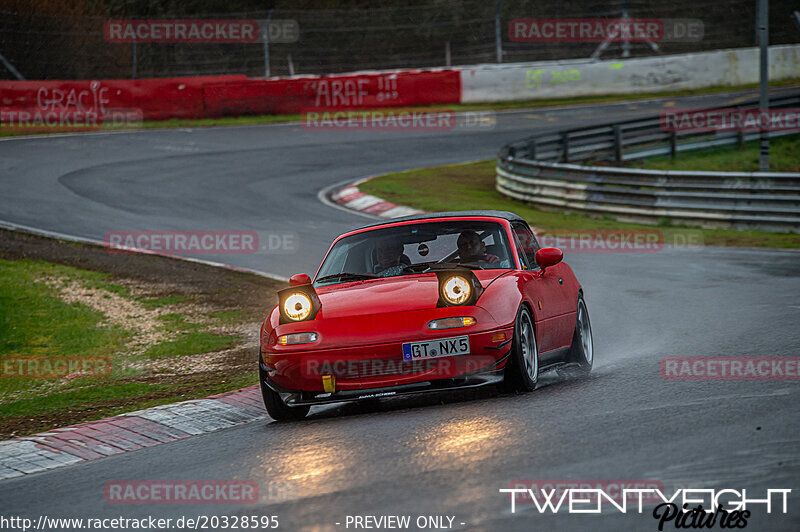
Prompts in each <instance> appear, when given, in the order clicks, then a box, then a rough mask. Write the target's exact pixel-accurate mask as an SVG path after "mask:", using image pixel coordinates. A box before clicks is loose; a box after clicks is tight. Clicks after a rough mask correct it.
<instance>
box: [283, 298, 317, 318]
mask: <svg viewBox="0 0 800 532" xmlns="http://www.w3.org/2000/svg"><path fill="white" fill-rule="evenodd" d="M283 311H284V313H285V314H286V315H287V316H288V317H289V319H292V320H295V321H302V320H304V319H306V318H307V317H308V315H309V314H310V313H311V299H309V298H308V296H307V295H305V294H299V293H297V294H292V295H290V296H289V297H287V298H286V301H285V302H284V303H283Z"/></svg>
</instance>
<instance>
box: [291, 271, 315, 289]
mask: <svg viewBox="0 0 800 532" xmlns="http://www.w3.org/2000/svg"><path fill="white" fill-rule="evenodd" d="M304 284H311V277H309V276H308V274H307V273H296V274H294V275H292V276H291V277H289V286H301V285H304Z"/></svg>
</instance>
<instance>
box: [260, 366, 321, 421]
mask: <svg viewBox="0 0 800 532" xmlns="http://www.w3.org/2000/svg"><path fill="white" fill-rule="evenodd" d="M258 376H259V382H260V383H261V397H263V398H264V406H265V407H267V413H268V414H269V417H271V418H272V419H274V420H275V421H294V420H297V419H303V418H304V417H306V414H308V411H309V410H310V409H311V407H310V406H308V405H305V406H288V405H287V404H286V403H284V402H283V399H281V396H280V395H278V394H277V393H276V392H275V391H274V390H273V389H272V388H270V387H269V386H267V385H266V384H264V379H266V377H267V372H266V371H264V369H263V368H261V363H259V365H258Z"/></svg>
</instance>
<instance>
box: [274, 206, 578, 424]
mask: <svg viewBox="0 0 800 532" xmlns="http://www.w3.org/2000/svg"><path fill="white" fill-rule="evenodd" d="M562 257H563V253H562V252H561V250H559V249H557V248H542V249H540V248H539V245H538V242H537V241H536V237H535V236H534V234H533V232H532V231H531V229H530V227H528V224H527V223H525V221H524V220H523V219H522V218H520V217H519V216H516V215H515V214H512V213H510V212H498V211H470V212H448V213H435V214H423V215H417V216H409V217H405V218H395V219H391V220H387V221H385V222H381V223H377V224H374V225H369V226H366V227H362V228H360V229H356V230H354V231H350V232H348V233H345V234H343V235H341V236H340V237H338V238H337V239H336V240H335V241H334V242H333V244H332V245H331V247H330V249H329V250H328V253H327V254H326V255H325V258H324V259H323V261H322V265H321V266H320V267H319V269H318V270H317V273H316V275H315V276H314V280H313V281H312V280H311V278H310V277H309V276H308V275H306V274H297V275H294V276H292V278H291V279H290V287H289V288H286V289H284V290H281V291H279V292H278V297H279V303H278V306H277V307H276V308H274V309H273V310H272V312H271V313H270V315H269V316H268V317H267V319H266V320H265V321H264V323H263V325H262V326H261V339H260V344H261V350H260V357H259V358H260V359H259V374H260V381H261V390H262V393H263V396H264V404H265V405H266V407H267V411H268V412H269V415H270V416H272V417H273V418H274V419H276V420H287V419H298V418H302V417H304V416H305V415H306V414H307V413H308V410H309V408H310V407H311V405H314V404H321V403H329V402H340V401H358V400H363V399H370V398H375V397H387V396H396V395H402V394H407V393H419V392H426V391H439V390H443V389H449V388H471V387H477V386H483V385H487V384H502V385H504V386H506V387H507V388H512V389H516V390H520V391H530V390H533V389H534V388H535V387H536V383H537V381H538V378H539V373H540V372H542V371H544V370H547V369H553V368H557V367H564V366H570V367H572V368H575V370H576V371H577V372H578V373H580V374H587V373H588V372H589V371H590V370H591V368H592V362H593V347H592V329H591V326H590V324H589V314H588V312H587V310H586V303H584V300H583V289H582V288H581V285H580V283H579V282H578V280H577V279H576V278H575V274H574V273H573V272H572V269H571V268H570V267H569V266H568V265H567V264H566V263H564V262H562Z"/></svg>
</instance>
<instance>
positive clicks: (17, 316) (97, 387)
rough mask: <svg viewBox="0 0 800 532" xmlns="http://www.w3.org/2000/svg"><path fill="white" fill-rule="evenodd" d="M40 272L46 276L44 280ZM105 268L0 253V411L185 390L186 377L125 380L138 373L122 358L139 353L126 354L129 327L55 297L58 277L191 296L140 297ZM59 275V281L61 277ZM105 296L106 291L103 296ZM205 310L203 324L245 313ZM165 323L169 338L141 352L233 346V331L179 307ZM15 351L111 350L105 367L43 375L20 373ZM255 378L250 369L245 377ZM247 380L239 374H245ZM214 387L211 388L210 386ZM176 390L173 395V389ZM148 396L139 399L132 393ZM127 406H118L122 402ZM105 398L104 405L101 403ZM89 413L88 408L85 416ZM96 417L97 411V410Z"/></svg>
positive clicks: (76, 407) (49, 356) (68, 407)
mask: <svg viewBox="0 0 800 532" xmlns="http://www.w3.org/2000/svg"><path fill="white" fill-rule="evenodd" d="M44 279H50V280H51V283H54V284H55V285H54V286H52V285H49V284H47V283H45V282H44V281H43V280H44ZM110 279H111V276H110V275H109V274H106V273H100V272H94V271H88V270H82V269H78V268H72V267H69V266H63V265H59V264H53V263H48V262H42V261H31V260H16V261H9V260H4V259H0V402H1V403H2V408H0V417H9V416H20V415H23V416H29V415H30V416H41V415H46V414H52V413H53V412H58V411H70V412H74V411H81V410H87V412H89V411H91V412H95V414H96V413H97V411H98V410H97V409H98V408H99V409H100V413H101V414H103V415H105V414H110V413H114V412H118V411H124V410H131V409H134V408H142V407H144V406H146V405H149V404H151V402H152V401H153V400H154V399H152V396H153V395H154V394H155V395H160V396H164V397H159V398H158V399H157V400H156V401H157V402H159V401H160V402H170V401H171V400H175V398H176V397H178V398H181V397H183V395H184V394H183V393H181V392H182V390H184V389H185V388H186V385H185V383H184V384H183V385H179V384H175V385H173V384H170V383H163V384H153V383H141V382H129V381H130V380H131V378H136V376H137V375H139V374H140V373H141V371H140V370H136V369H132V368H130V367H128V365H127V363H128V362H131V361H135V359H136V358H137V357H134V356H132V355H125V354H124V353H125V352H126V343H127V342H128V340H129V339H130V338H131V336H132V334H133V332H132V331H128V330H124V329H123V328H122V327H120V326H118V325H114V324H112V323H111V322H110V321H109V320H108V319H107V317H106V316H105V314H104V313H103V312H99V311H97V310H94V309H92V308H89V307H87V306H86V305H83V304H80V303H66V302H64V301H63V300H62V298H61V297H59V294H58V288H59V286H58V282H62V283H63V284H64V285H67V284H70V283H78V284H79V285H81V286H83V287H87V288H95V289H102V290H105V291H106V292H110V293H113V294H117V295H120V296H122V297H126V298H129V299H131V300H134V301H137V302H139V303H141V304H142V305H143V306H144V307H145V308H156V307H161V306H164V305H168V304H175V303H182V302H186V301H188V300H189V298H187V297H185V296H167V297H163V298H141V297H134V296H132V295H131V293H130V290H129V289H127V288H126V287H124V286H121V285H119V284H115V283H113V282H111V280H110ZM58 280H60V281H58ZM106 297H109V296H106ZM218 314H219V315H218V316H214V317H209V320H208V322H207V323H208V324H219V323H235V322H236V318H237V317H238V318H246V316H244V314H243V313H237V311H231V312H228V313H222V312H220V313H218ZM161 321H162V323H163V330H164V331H166V332H167V333H169V334H170V335H171V336H172V337H174V338H173V339H172V340H169V341H164V342H161V343H159V344H156V345H154V346H152V347H150V348H149V349H148V350H147V352H146V353H145V354H144V355H143V358H160V357H175V356H181V355H191V354H197V353H208V352H213V351H217V350H220V349H224V348H227V347H231V346H233V345H235V344H237V343H238V342H239V341H240V340H241V339H240V338H239V337H238V336H223V335H217V334H214V333H212V332H209V331H207V330H205V326H206V323H191V322H188V321H187V320H186V317H185V316H183V315H182V314H179V313H171V314H166V315H164V316H162V317H161ZM20 356H36V357H41V360H42V362H41V363H44V362H45V361H54V360H56V359H61V358H63V357H75V356H81V357H109V358H110V360H111V367H112V371H111V374H110V375H94V376H81V377H78V378H71V379H59V378H54V379H43V378H31V377H29V376H24V375H20V374H19V372H18V364H19V362H18V359H16V358H15V357H20ZM251 381H252V382H257V379H255V378H252V379H251V378H250V377H248V380H247V382H248V383H249V384H252V382H251ZM243 382H244V381H243ZM230 385H231V383H230V382H229V383H225V381H220V382H219V383H216V384H208V383H204V384H202V385H201V386H200V387H197V389H193V390H192V395H193V396H195V395H194V394H195V393H205V392H208V393H215V391H213V390H216V391H224V390H225V389H230V388H229V386H230ZM209 390H212V391H209ZM173 391H174V395H173V394H172V393H173ZM142 396H147V398H146V399H143V400H142V401H138V402H137V398H140V397H142ZM121 402H123V403H126V405H127V406H124V407H123V406H120V405H119V403H121ZM104 404H107V405H112V404H113V405H115V406H108V408H106V409H104V407H103V405H104ZM89 417H91V415H90V416H89ZM95 417H96V416H95Z"/></svg>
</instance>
